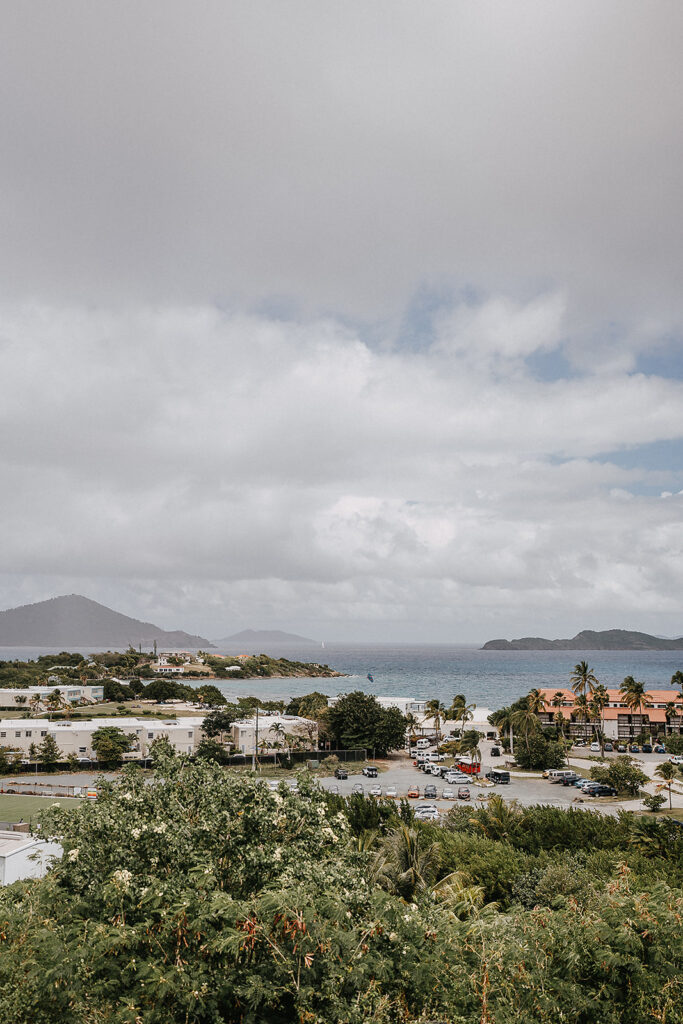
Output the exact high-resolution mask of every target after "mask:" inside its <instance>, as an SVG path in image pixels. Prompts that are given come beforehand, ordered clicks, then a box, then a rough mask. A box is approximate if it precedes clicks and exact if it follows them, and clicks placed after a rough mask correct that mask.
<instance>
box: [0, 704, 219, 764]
mask: <svg viewBox="0 0 683 1024" xmlns="http://www.w3.org/2000/svg"><path fill="white" fill-rule="evenodd" d="M203 722H204V717H203V716H202V717H199V716H197V717H194V716H189V715H188V716H187V717H181V718H175V719H173V720H170V719H166V720H164V719H158V718H95V719H90V720H88V721H83V722H75V721H69V722H52V721H49V720H48V719H47V718H3V719H0V746H2V747H7V748H9V749H10V750H18V751H21V753H23V754H28V753H29V750H30V747H31V744H34V745H35V746H39V744H40V743H41V742H42V741H43V740H44V739H45V737H46V736H47V735H50V736H52V737H53V738H54V740H55V742H56V743H57V746H58V747H59V749H60V750H61V751H62V753H63V754H64V756H65V757H68V756H69V754H73V755H74V756H75V757H82V758H86V757H87V758H94V757H95V752H94V750H93V747H92V735H93V733H94V732H95V731H96V730H97V729H101V728H103V727H104V726H113V727H114V728H116V729H121V730H122V732H124V733H125V734H126V735H127V736H130V737H131V738H132V740H133V746H132V749H131V751H130V754H129V757H130V758H131V759H134V758H139V757H146V756H147V754H148V752H149V748H150V746H151V744H152V743H153V742H154V740H156V739H159V738H160V737H162V736H164V737H166V739H167V740H168V741H169V743H170V744H171V745H172V746H173V747H174V748H175V749H176V750H177V751H178V753H181V754H193V753H194V751H195V750H196V749H197V746H198V745H199V743H200V742H201V740H202V737H203V732H202V725H203Z"/></svg>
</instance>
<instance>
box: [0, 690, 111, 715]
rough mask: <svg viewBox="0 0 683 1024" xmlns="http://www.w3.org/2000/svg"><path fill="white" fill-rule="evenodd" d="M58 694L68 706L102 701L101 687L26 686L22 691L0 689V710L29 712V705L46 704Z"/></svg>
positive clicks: (102, 692)
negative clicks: (16, 709) (17, 709)
mask: <svg viewBox="0 0 683 1024" xmlns="http://www.w3.org/2000/svg"><path fill="white" fill-rule="evenodd" d="M56 692H58V695H59V696H60V697H61V699H62V702H68V703H69V704H80V703H82V702H86V703H88V704H97V703H99V702H101V701H103V700H104V687H103V686H102V685H93V686H90V685H88V686H83V685H82V684H80V683H77V684H71V683H69V684H67V683H62V684H60V685H59V686H52V685H49V686H26V687H25V688H24V689H23V690H20V689H15V688H10V687H2V688H0V710H2V711H14V710H15V708H22V709H23V710H26V711H29V710H30V708H31V705H32V704H33V705H35V704H38V703H40V704H46V703H47V702H48V701H49V700H50V699H51V698H52V696H53V694H54V693H56Z"/></svg>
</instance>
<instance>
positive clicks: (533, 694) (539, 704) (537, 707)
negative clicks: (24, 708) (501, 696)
mask: <svg viewBox="0 0 683 1024" xmlns="http://www.w3.org/2000/svg"><path fill="white" fill-rule="evenodd" d="M526 703H527V707H528V708H529V710H530V711H533V713H534V714H535V715H538V714H540V713H541V712H542V711H545V705H546V700H545V696H544V695H543V694H542V693H541V691H540V690H539V689H538V688H536V687H534V689H533V690H529V693H528V694H527V698H526Z"/></svg>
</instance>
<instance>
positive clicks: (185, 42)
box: [0, 0, 683, 641]
mask: <svg viewBox="0 0 683 1024" xmlns="http://www.w3.org/2000/svg"><path fill="white" fill-rule="evenodd" d="M0 17H1V21H0V383H1V389H2V390H1V392H0V394H1V396H2V398H1V401H0V437H1V439H2V440H1V444H0V471H1V473H2V483H3V486H2V489H1V490H0V509H1V520H0V521H1V523H2V530H1V531H0V607H3V608H4V607H10V606H13V605H17V604H25V603H28V602H31V601H35V600H41V599H43V598H46V597H51V596H55V595H57V594H61V593H71V592H76V593H82V594H84V595H86V596H88V597H92V598H94V599H95V600H99V601H102V602H103V603H105V604H109V605H110V606H112V607H115V608H116V609H117V610H120V611H123V612H125V613H127V614H130V615H134V616H136V617H140V618H144V619H148V620H152V621H155V622H156V623H157V624H159V625H161V626H163V627H165V628H183V629H187V630H190V631H192V632H199V633H202V634H204V635H207V636H209V637H212V638H214V637H220V636H224V635H226V634H227V633H231V632H234V631H236V630H238V629H242V628H246V627H253V628H281V629H291V630H294V631H296V632H300V633H301V632H302V633H305V634H307V635H310V636H313V637H316V638H318V639H329V640H334V639H338V640H342V639H366V640H444V641H448V640H452V641H461V640H462V641H467V640H469V641H477V640H486V639H489V638H491V637H499V636H507V637H512V636H519V635H527V634H529V633H533V634H538V635H546V636H571V635H573V634H574V633H575V632H576V631H577V630H579V629H581V628H595V629H602V628H609V627H622V628H631V629H644V630H646V631H648V632H654V633H660V634H665V635H682V634H683V615H682V614H681V612H682V608H681V604H682V595H683V525H682V512H683V345H682V343H681V337H682V335H681V329H682V324H683V288H682V287H681V281H682V277H683V260H682V255H683V253H682V250H683V203H682V202H681V197H682V196H683V187H682V186H683V182H682V180H681V179H682V177H683V171H682V168H683V134H682V128H681V110H682V109H683V72H682V67H683V64H682V62H681V52H682V46H683V5H681V3H680V0H640V2H637V3H633V2H630V0H613V2H609V0H601V2H600V3H596V2H595V0H571V2H569V0H561V2H553V0H506V2H505V3H500V2H499V0H491V2H488V0H477V2H476V3H473V2H469V0H468V2H463V0H430V2H427V3H423V2H418V0H413V2H411V3H407V2H401V0H390V2H388V0H373V2H372V3H368V2H367V0H363V2H355V0H344V2H343V3H340V2H339V0H334V2H327V0H288V2H287V3H282V2H281V0H272V2H264V0H251V2H249V3H241V2H234V3H233V2H231V0H216V2H210V0H195V2H192V3H190V2H189V0H185V2H182V3H181V2H176V0H156V2H154V0H147V2H145V3H144V4H140V3H139V2H138V0H117V2H116V3H110V2H105V0H82V2H70V0H61V2H60V3H58V4H56V3H54V2H53V0H32V2H31V3H26V2H22V0H0Z"/></svg>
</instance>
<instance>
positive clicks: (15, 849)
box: [0, 831, 62, 885]
mask: <svg viewBox="0 0 683 1024" xmlns="http://www.w3.org/2000/svg"><path fill="white" fill-rule="evenodd" d="M61 856H62V848H61V846H60V845H59V843H48V842H46V841H45V840H44V839H38V838H37V836H34V835H31V834H29V833H27V832H4V831H0V885H11V884H12V882H17V881H18V880H19V879H20V878H42V876H43V875H44V874H45V872H46V871H47V869H48V867H49V866H50V862H51V861H52V860H53V859H54V858H55V857H61Z"/></svg>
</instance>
